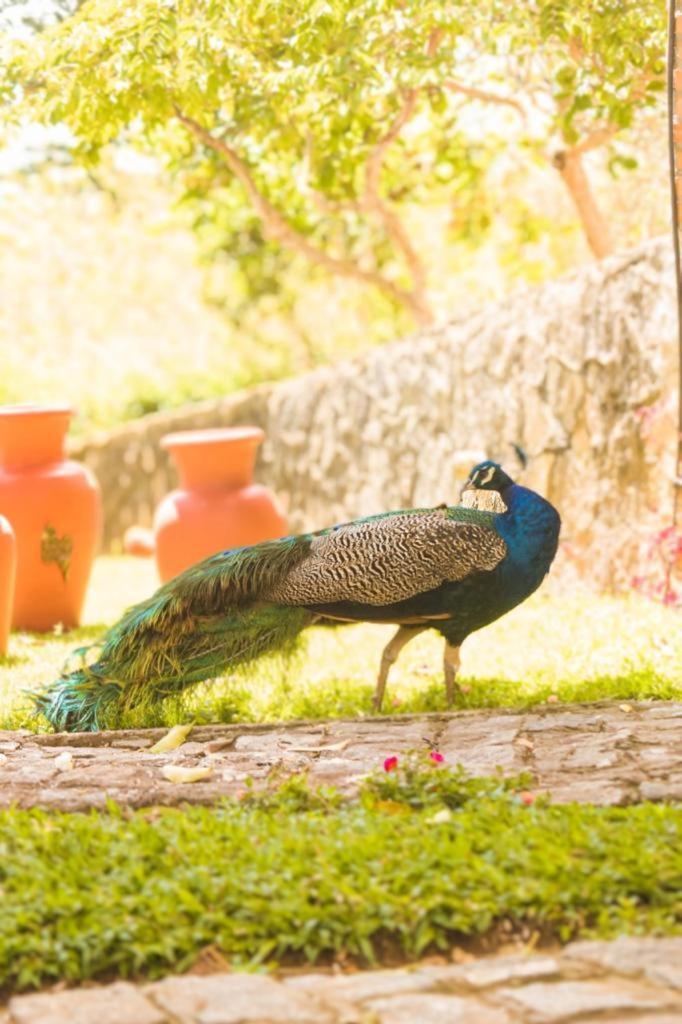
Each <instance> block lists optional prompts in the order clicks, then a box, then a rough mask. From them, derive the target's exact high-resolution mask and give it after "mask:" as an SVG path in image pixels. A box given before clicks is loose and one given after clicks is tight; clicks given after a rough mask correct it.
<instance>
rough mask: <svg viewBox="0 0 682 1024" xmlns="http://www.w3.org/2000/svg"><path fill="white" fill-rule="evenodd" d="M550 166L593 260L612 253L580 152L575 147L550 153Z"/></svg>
mask: <svg viewBox="0 0 682 1024" xmlns="http://www.w3.org/2000/svg"><path fill="white" fill-rule="evenodd" d="M552 165H553V166H554V167H556V169H557V171H558V172H559V174H560V175H561V179H562V181H563V182H564V184H565V186H566V188H567V189H568V192H569V194H570V196H571V199H572V200H573V202H574V204H575V207H576V210H577V211H578V216H579V218H580V223H581V224H582V227H583V230H584V232H585V236H586V238H587V244H588V245H589V247H590V249H591V250H592V252H593V253H594V255H595V256H596V257H597V259H602V258H603V257H604V256H608V255H609V253H610V252H612V251H613V245H612V242H611V238H610V234H609V228H608V224H607V222H606V220H605V219H604V216H603V215H602V212H601V210H600V209H599V207H598V206H597V201H596V199H595V197H594V193H593V192H592V189H591V187H590V182H589V179H588V177H587V174H586V173H585V168H584V166H583V162H582V155H581V153H580V152H578V151H577V150H576V149H575V148H574V149H564V150H561V151H560V152H559V153H555V154H554V157H553V158H552Z"/></svg>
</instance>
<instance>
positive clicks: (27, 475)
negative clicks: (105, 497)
mask: <svg viewBox="0 0 682 1024" xmlns="http://www.w3.org/2000/svg"><path fill="white" fill-rule="evenodd" d="M71 415H72V410H71V409H69V408H68V406H30V405H5V406H0V514H2V515H4V516H6V517H7V519H9V521H10V523H11V525H12V529H13V531H14V535H15V537H16V541H17V580H16V589H15V595H14V612H13V616H12V625H13V626H14V628H15V629H32V630H37V631H40V632H45V631H47V630H50V629H52V628H53V627H54V626H56V625H57V624H58V623H61V624H62V625H63V626H64V627H65V628H67V629H70V628H71V627H73V626H77V625H78V624H79V622H80V616H81V609H82V607H83V600H84V598H85V590H86V587H87V584H88V579H89V577H90V570H91V568H92V562H93V559H94V557H95V550H96V548H97V543H98V540H99V534H100V528H101V502H100V495H99V488H98V486H97V482H96V481H95V479H94V477H93V476H92V474H91V473H90V472H89V470H87V469H85V468H84V467H83V466H81V465H79V464H78V463H76V462H69V461H67V460H66V458H65V454H64V441H65V438H66V432H67V430H68V426H69V421H70V419H71Z"/></svg>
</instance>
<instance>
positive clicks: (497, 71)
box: [4, 0, 665, 325]
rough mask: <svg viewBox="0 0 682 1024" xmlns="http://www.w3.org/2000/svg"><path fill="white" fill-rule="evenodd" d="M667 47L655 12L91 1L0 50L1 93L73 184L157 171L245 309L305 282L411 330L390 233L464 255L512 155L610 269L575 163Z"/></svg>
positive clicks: (411, 272) (404, 270)
mask: <svg viewBox="0 0 682 1024" xmlns="http://www.w3.org/2000/svg"><path fill="white" fill-rule="evenodd" d="M664 40H665V7H664V3H663V2H662V0H640V2H634V0H532V2H531V3H525V2H524V3H518V4H516V5H509V4H508V3H502V2H501V0H484V2H483V3H481V2H480V0H459V2H447V0H445V2H443V0H296V2H293V0H287V2H283V0H229V2H227V3H225V0H136V3H135V4H121V3H119V2H118V0H90V2H89V3H87V4H86V5H85V6H84V7H83V8H82V9H81V10H79V11H78V12H77V13H76V14H74V15H73V17H71V18H69V19H68V20H66V21H64V22H62V23H61V24H59V25H56V26H55V27H53V28H49V29H47V30H46V31H43V32H41V33H40V34H39V35H36V36H34V37H33V38H32V39H30V40H25V41H19V42H17V41H15V42H13V43H12V44H11V46H10V47H9V52H8V54H7V58H6V62H5V69H6V70H5V78H4V87H5V93H6V96H7V97H8V102H9V105H10V108H11V109H12V110H13V112H14V116H17V117H19V116H21V117H30V118H34V119H39V120H42V121H47V122H52V123H65V124H67V125H68V127H69V128H70V130H71V132H72V133H73V136H74V140H75V142H74V154H75V156H76V157H77V158H78V159H79V160H82V161H83V162H85V163H87V164H93V163H94V162H96V161H97V159H98V157H99V155H100V154H101V152H102V150H103V149H105V148H106V147H107V146H108V145H109V144H110V143H113V142H116V141H118V140H121V139H126V140H128V141H134V142H135V143H136V144H139V145H143V146H146V147H149V148H151V149H152V150H153V151H154V152H155V153H157V154H161V155H163V157H164V159H165V161H166V162H167V165H168V167H169V168H170V169H171V170H172V171H173V173H174V174H175V175H176V176H177V177H178V178H179V180H180V182H181V184H182V187H183V189H184V192H185V198H186V203H187V204H189V206H190V207H191V209H192V210H193V212H194V222H195V226H196V227H197V230H199V231H206V229H207V227H208V228H210V229H211V230H209V231H208V232H207V233H208V234H209V235H211V236H212V242H211V243H210V244H211V245H212V247H213V253H214V255H216V256H217V255H222V256H227V257H228V258H230V259H233V260H235V261H237V262H238V264H239V268H240V272H241V273H242V275H243V287H244V294H245V295H246V296H247V297H249V296H252V295H254V294H263V293H267V292H268V291H276V289H277V287H278V281H279V280H280V279H281V276H282V271H283V268H284V267H286V266H288V265H291V261H300V260H303V261H305V263H306V264H307V265H309V266H310V267H312V268H314V269H315V271H316V272H321V273H328V274H334V275H340V276H343V277H346V278H351V279H353V280H356V281H358V282H360V283H361V284H363V285H367V286H371V287H372V288H374V289H378V291H379V292H380V293H381V294H383V295H384V296H385V297H386V298H387V299H388V300H389V301H390V302H391V303H393V304H395V306H396V307H397V308H401V309H403V310H405V311H407V313H408V314H409V316H410V317H411V318H412V320H413V321H414V322H416V323H417V324H420V325H427V324H428V323H430V322H431V321H432V319H433V308H432V301H431V296H430V294H429V285H428V271H427V263H426V261H425V259H424V256H423V254H422V252H420V250H419V247H418V246H417V244H416V243H415V241H414V239H413V236H412V233H411V230H410V227H409V211H410V209H411V208H413V207H414V206H418V205H419V204H423V203H439V202H442V203H447V204H454V205H455V206H456V208H457V214H458V215H457V225H458V231H459V232H460V234H462V235H469V236H470V237H471V238H472V239H478V238H479V237H480V236H481V235H482V233H483V232H484V231H485V228H486V224H487V217H486V189H487V188H488V187H489V180H490V175H491V172H492V170H493V169H494V167H495V166H496V164H498V163H499V162H500V161H504V160H509V159H510V155H511V156H512V157H513V158H516V159H526V160H528V159H529V158H531V159H536V160H542V161H545V162H547V163H548V164H549V165H551V166H552V167H553V168H554V169H555V170H556V171H557V172H558V174H559V175H560V176H561V180H562V181H563V182H564V184H565V185H566V187H567V189H568V190H569V193H570V195H571V197H572V198H573V201H574V203H575V207H576V210H577V213H578V216H579V218H580V221H581V224H582V226H583V228H584V231H585V234H586V236H587V239H588V242H589V245H590V247H591V249H592V251H593V252H594V253H595V255H596V256H602V255H605V254H606V253H607V252H608V251H609V249H610V239H609V230H608V224H607V223H606V221H605V218H604V216H603V214H602V212H601V211H600V209H599V208H598V205H597V202H596V200H595V198H594V195H593V193H592V190H591V187H590V182H589V179H588V174H587V172H586V169H585V166H584V157H585V154H586V153H588V152H590V151H591V150H594V149H596V148H597V147H602V146H611V147H613V146H614V145H615V144H616V143H618V142H620V140H621V139H622V138H623V137H624V133H626V132H627V129H628V128H629V127H630V126H631V125H632V124H633V122H634V120H635V118H636V116H637V114H638V112H639V111H641V110H643V109H644V108H647V107H651V106H652V105H653V104H655V103H656V102H657V94H658V93H659V92H660V90H661V88H662V87H663V71H664V59H663V54H664ZM492 111H494V112H495V113H494V115H493V114H492V113H491V112H492ZM611 158H612V161H613V162H614V163H613V166H617V165H619V166H624V167H628V166H631V165H632V162H633V158H632V156H631V155H630V154H628V153H623V152H620V151H618V150H616V149H613V150H612V153H611Z"/></svg>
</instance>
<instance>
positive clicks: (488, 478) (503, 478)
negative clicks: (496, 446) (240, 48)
mask: <svg viewBox="0 0 682 1024" xmlns="http://www.w3.org/2000/svg"><path fill="white" fill-rule="evenodd" d="M513 483H514V481H513V480H512V478H511V477H510V476H507V474H506V473H505V471H504V470H503V469H502V467H501V466H499V465H498V464H497V462H491V461H490V459H486V461H485V462H479V463H478V465H477V466H474V468H473V469H472V470H471V472H470V473H469V477H468V479H467V482H466V483H465V484H464V490H465V491H468V490H475V491H497V492H498V493H502V492H503V491H506V489H507V487H511V485H512V484H513Z"/></svg>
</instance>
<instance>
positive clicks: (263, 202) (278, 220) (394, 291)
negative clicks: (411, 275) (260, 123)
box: [174, 107, 424, 323]
mask: <svg viewBox="0 0 682 1024" xmlns="http://www.w3.org/2000/svg"><path fill="white" fill-rule="evenodd" d="M174 109H175V116H176V117H177V119H178V120H179V121H180V122H181V124H183V125H184V126H185V127H186V128H187V129H188V130H189V131H190V132H191V133H192V135H194V137H195V138H196V139H198V140H199V141H200V142H202V143H203V144H204V145H205V146H208V148H209V149H212V150H213V151H214V152H215V153H218V155H219V156H220V157H221V158H222V159H223V160H224V161H225V163H226V164H227V166H228V167H229V169H230V170H231V171H232V173H233V174H234V176H235V178H237V180H238V181H239V182H241V184H242V186H243V188H244V190H245V191H246V194H247V195H248V197H249V199H250V201H251V205H252V206H253V209H254V210H255V212H256V213H257V214H258V216H259V218H260V220H261V222H262V224H263V233H264V235H265V237H266V238H267V239H269V240H271V241H274V242H277V243H278V244H279V245H282V246H283V247H285V248H288V249H292V250H293V251H295V252H298V253H300V254H301V255H303V256H305V257H306V259H308V260H310V261H311V263H314V264H316V265H317V266H320V267H324V268H325V270H329V271H330V272H331V273H333V274H339V275H340V276H342V277H348V278H353V279H355V280H357V281H362V282H364V283H365V284H371V285H374V287H376V288H378V289H379V290H380V291H382V292H383V293H384V294H385V295H388V296H390V297H391V298H392V299H393V300H394V301H396V302H398V303H400V304H401V305H403V306H405V307H407V308H408V309H409V310H410V312H411V313H412V314H413V316H414V317H415V319H416V320H417V321H418V322H419V323H423V322H424V321H423V310H422V307H421V304H420V302H419V299H418V298H417V297H415V295H413V293H412V292H410V291H407V290H406V289H404V288H401V287H400V286H399V285H397V284H395V283H394V282H393V281H390V280H389V279H388V278H386V277H383V275H382V274H380V273H379V272H378V271H375V270H365V269H363V268H362V267H359V266H358V265H357V263H355V262H353V260H350V259H343V258H339V257H336V256H330V255H329V253H327V252H325V251H324V249H320V248H318V247H317V246H316V245H314V244H313V243H312V242H310V240H309V239H308V238H307V237H306V236H305V235H304V234H302V233H301V232H300V231H299V230H298V229H297V228H295V227H294V226H293V225H292V224H290V223H289V221H288V220H287V219H286V218H285V217H284V216H283V214H282V213H281V212H280V211H279V210H278V209H277V208H276V207H275V206H273V204H272V203H271V202H270V200H269V199H267V197H266V196H264V195H263V193H262V192H261V191H260V189H259V188H258V185H257V184H256V181H255V179H254V177H253V175H252V173H251V170H250V168H249V167H248V165H247V164H246V163H245V162H244V160H242V158H241V157H240V156H239V154H238V153H237V152H236V151H235V150H234V149H233V148H232V147H231V146H230V145H229V144H228V143H227V142H225V141H223V140H222V139H218V138H216V136H215V135H212V134H211V133H210V132H209V131H208V130H207V129H206V128H204V127H203V125H201V124H199V122H198V121H195V120H194V118H192V117H189V116H188V115H187V114H185V113H183V111H182V110H180V109H179V108H178V107H175V108H174Z"/></svg>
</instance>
